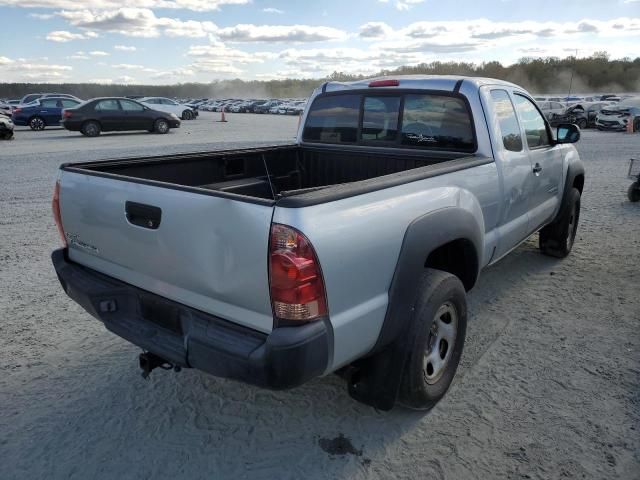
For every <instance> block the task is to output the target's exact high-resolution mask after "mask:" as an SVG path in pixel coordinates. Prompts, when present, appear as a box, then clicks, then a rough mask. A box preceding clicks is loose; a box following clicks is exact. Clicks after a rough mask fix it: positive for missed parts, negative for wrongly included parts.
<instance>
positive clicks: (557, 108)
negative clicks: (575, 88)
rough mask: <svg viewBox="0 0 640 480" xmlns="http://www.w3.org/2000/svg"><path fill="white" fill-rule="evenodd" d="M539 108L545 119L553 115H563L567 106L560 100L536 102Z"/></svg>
mask: <svg viewBox="0 0 640 480" xmlns="http://www.w3.org/2000/svg"><path fill="white" fill-rule="evenodd" d="M537 103H538V106H539V107H540V110H542V113H543V114H544V116H545V117H547V119H550V118H551V117H552V116H553V115H563V114H564V112H565V110H566V109H567V106H566V105H565V104H564V103H560V102H551V101H547V102H537Z"/></svg>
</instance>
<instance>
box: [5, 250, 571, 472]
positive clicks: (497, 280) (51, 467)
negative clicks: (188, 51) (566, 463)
mask: <svg viewBox="0 0 640 480" xmlns="http://www.w3.org/2000/svg"><path fill="white" fill-rule="evenodd" d="M566 261H570V260H569V259H567V260H566ZM558 264H559V262H558V261H557V260H554V259H549V258H546V257H543V256H541V255H540V254H539V253H538V251H537V249H536V248H535V243H534V242H533V240H530V241H528V242H527V243H525V244H524V245H522V246H521V247H519V248H518V249H517V250H516V251H515V252H513V253H512V254H511V255H510V256H508V257H507V258H506V259H504V260H503V261H502V262H501V263H499V264H498V265H496V266H494V267H491V268H489V269H488V270H486V271H485V272H483V275H482V277H481V279H480V281H479V283H478V285H477V286H476V288H475V289H474V290H473V292H472V293H471V294H470V296H469V306H470V312H472V313H471V317H470V319H469V326H468V334H467V335H468V337H467V341H468V343H467V346H466V349H465V353H464V356H463V362H462V364H461V366H460V370H459V374H458V376H457V377H456V380H455V382H454V385H453V386H452V388H451V390H450V391H449V393H448V394H447V395H446V396H445V398H444V400H443V401H442V402H441V403H440V404H439V405H437V406H436V407H435V408H434V409H433V410H432V411H431V412H429V413H426V414H425V413H423V412H413V411H408V410H405V409H403V408H396V409H394V410H392V411H391V412H378V411H376V410H374V409H372V408H370V407H368V406H365V405H361V404H359V403H356V402H355V401H353V400H352V399H351V398H350V397H349V396H348V394H347V392H346V388H345V385H344V382H343V381H342V380H341V379H339V378H338V377H337V376H334V375H332V376H328V377H325V378H320V379H316V380H314V381H312V382H310V383H309V384H307V385H304V386H302V387H300V388H297V389H295V390H291V391H283V392H275V391H266V390H261V389H258V388H254V387H251V386H248V385H244V384H241V383H237V382H233V381H228V380H223V379H217V378H214V377H211V376H208V375H206V374H204V373H201V372H197V371H192V370H184V371H183V372H181V373H180V374H174V373H171V372H160V371H156V372H154V373H153V374H152V376H151V379H150V380H149V381H146V382H145V381H143V380H142V379H141V378H140V376H139V373H138V371H137V369H136V364H135V360H136V356H137V353H138V352H139V350H137V349H136V348H135V347H133V346H131V345H129V344H127V343H126V342H124V341H123V340H120V339H118V338H115V337H113V336H112V335H111V334H110V333H107V332H104V333H103V334H100V335H99V341H100V340H104V345H102V347H101V348H99V349H98V351H97V352H92V355H90V356H88V357H87V358H80V357H82V356H83V355H86V354H87V353H88V352H82V346H81V344H80V343H79V344H78V348H79V350H78V353H77V356H78V358H76V359H74V360H75V361H72V362H71V363H72V366H70V367H68V368H64V369H56V370H54V371H53V372H51V375H49V374H47V375H46V382H44V381H43V380H42V379H43V376H40V377H39V379H38V378H36V379H35V380H34V381H33V382H31V383H30V384H29V386H28V387H27V388H25V389H24V390H25V391H23V392H21V396H23V398H28V397H32V400H33V402H36V403H37V406H35V404H31V405H28V406H27V407H25V408H28V409H30V410H32V412H30V413H29V415H25V417H28V418H25V419H23V420H22V423H20V422H17V423H15V424H12V425H10V426H8V428H7V429H6V430H5V435H6V436H7V438H11V435H12V433H11V432H12V431H14V430H15V431H16V432H18V431H19V430H21V429H24V428H27V429H29V434H30V436H31V437H33V438H31V441H30V442H29V443H28V444H24V445H20V444H13V446H12V452H13V453H12V454H10V455H9V458H8V460H10V461H11V462H14V463H11V464H12V465H14V468H15V469H16V472H17V475H16V478H19V477H21V476H23V474H24V473H27V472H29V471H30V470H31V469H32V468H34V466H39V467H41V468H45V469H47V471H48V472H50V474H51V476H52V477H68V476H70V475H72V474H76V475H80V477H84V478H115V477H118V476H119V475H118V472H126V475H125V476H126V477H128V478H141V477H144V478H168V477H174V478H177V477H180V478H203V477H208V478H240V477H242V478H245V477H246V478H315V477H321V478H337V477H347V478H350V477H353V476H362V477H367V476H368V474H367V472H369V471H370V469H371V468H374V467H375V461H376V459H380V458H384V457H385V456H386V455H388V452H389V450H397V449H402V443H403V442H405V441H407V440H406V439H407V438H410V439H411V441H412V442H413V441H416V442H424V448H425V449H426V450H425V452H426V451H427V450H428V449H432V448H436V447H435V446H434V445H431V444H430V443H429V438H430V437H431V436H432V435H433V434H437V433H438V432H437V431H433V430H432V428H435V427H433V425H434V422H437V421H439V420H442V419H443V418H448V419H451V418H453V419H455V418H458V417H460V418H461V419H462V418H467V419H468V418H469V416H471V417H475V418H474V419H473V420H472V421H473V422H485V421H487V420H486V419H485V418H483V415H482V412H481V411H479V410H478V408H477V407H475V405H473V404H471V406H470V403H469V401H468V398H467V400H466V401H463V400H464V399H465V397H468V396H471V395H472V392H469V391H468V390H467V389H465V383H466V382H465V380H466V379H467V377H469V376H473V374H474V369H476V368H478V364H479V362H481V360H482V358H483V356H484V355H485V353H486V352H487V351H488V350H489V349H490V348H491V346H492V345H493V344H494V342H496V341H497V340H498V339H499V338H500V335H501V334H502V333H503V332H504V331H505V329H506V328H508V326H509V322H510V321H511V319H510V318H507V317H506V316H505V315H503V314H501V313H500V312H499V308H498V307H497V306H496V304H497V300H498V298H499V297H502V296H505V295H506V294H507V293H508V291H509V290H511V289H513V288H516V286H517V285H519V287H518V288H520V289H522V288H523V286H522V282H523V281H528V280H526V279H525V278H524V277H531V276H538V277H539V278H540V279H542V278H544V276H546V275H549V274H550V272H553V271H554V270H555V269H556V268H557V267H558ZM525 288H526V287H525ZM85 316H86V314H84V313H83V318H81V319H80V318H79V319H78V321H94V320H89V319H88V318H84V317H85ZM85 348H86V347H85ZM74 355H76V354H75V353H74ZM292 367H295V366H292ZM485 374H486V373H485ZM51 385H54V391H46V392H44V391H39V390H43V386H44V387H46V388H47V389H49V388H50V386H51ZM467 388H468V386H467ZM36 399H39V400H36ZM467 421H468V420H467ZM52 432H53V433H52ZM16 437H20V438H26V436H25V435H22V436H20V435H18V433H16ZM439 437H446V436H445V435H439ZM2 440H3V439H2V434H0V445H2ZM439 442H441V443H440V444H439V445H438V446H437V448H439V449H440V450H442V451H444V452H445V453H446V452H447V451H451V452H454V451H455V448H456V447H455V435H454V436H452V437H450V439H449V440H447V441H445V443H444V444H443V443H442V439H441V438H440V440H439ZM447 442H448V443H447ZM6 447H7V445H4V446H3V449H4V448H6ZM13 449H15V452H14V451H13ZM12 456H13V457H15V458H11V457H12ZM7 464H9V463H7ZM372 465H374V466H372ZM422 467H423V468H422V469H421V473H420V477H421V478H430V476H429V475H428V473H434V474H435V475H437V474H438V467H437V465H436V466H434V467H433V468H434V471H433V472H426V471H425V470H424V468H427V470H428V469H429V468H430V467H429V466H428V465H427V466H426V467H425V466H424V465H423V466H422ZM425 472H426V473H427V474H425ZM440 473H441V472H440Z"/></svg>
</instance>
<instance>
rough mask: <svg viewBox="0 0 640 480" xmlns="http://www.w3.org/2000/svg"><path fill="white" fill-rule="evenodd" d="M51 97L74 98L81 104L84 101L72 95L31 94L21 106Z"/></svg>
mask: <svg viewBox="0 0 640 480" xmlns="http://www.w3.org/2000/svg"><path fill="white" fill-rule="evenodd" d="M49 97H55V98H72V99H74V100H78V101H80V102H81V101H82V100H81V99H80V98H78V97H76V96H75V95H71V94H69V93H30V94H28V95H25V96H24V97H22V98H21V99H20V102H19V105H26V104H27V103H31V102H33V101H34V100H37V99H39V98H49Z"/></svg>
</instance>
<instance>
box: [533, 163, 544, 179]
mask: <svg viewBox="0 0 640 480" xmlns="http://www.w3.org/2000/svg"><path fill="white" fill-rule="evenodd" d="M541 171H542V165H540V164H539V163H536V164H535V166H534V167H533V173H534V174H535V175H536V177H537V176H538V175H540V172H541Z"/></svg>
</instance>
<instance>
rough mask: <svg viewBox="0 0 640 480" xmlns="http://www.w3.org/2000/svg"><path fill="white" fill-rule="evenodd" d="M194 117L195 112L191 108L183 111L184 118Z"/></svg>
mask: <svg viewBox="0 0 640 480" xmlns="http://www.w3.org/2000/svg"><path fill="white" fill-rule="evenodd" d="M192 118H193V112H192V111H191V110H185V111H184V112H182V120H191V119H192Z"/></svg>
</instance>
